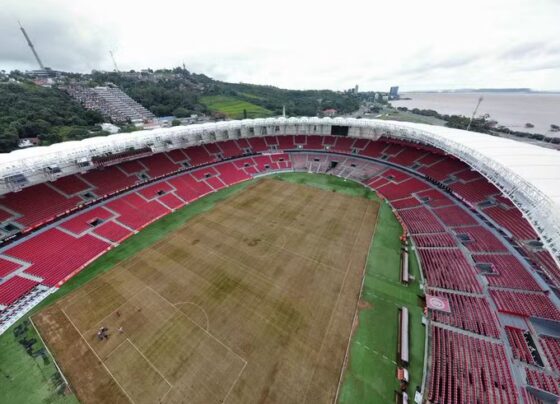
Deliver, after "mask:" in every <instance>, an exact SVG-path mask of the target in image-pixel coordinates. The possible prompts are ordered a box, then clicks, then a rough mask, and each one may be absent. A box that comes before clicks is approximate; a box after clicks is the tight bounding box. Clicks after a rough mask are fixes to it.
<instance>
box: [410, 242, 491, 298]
mask: <svg viewBox="0 0 560 404" xmlns="http://www.w3.org/2000/svg"><path fill="white" fill-rule="evenodd" d="M418 252H419V255H420V259H421V261H422V269H423V271H424V276H425V277H426V279H427V283H428V286H430V287H439V288H445V289H453V290H462V291H465V292H481V291H482V288H481V286H480V283H479V282H478V280H477V279H476V275H475V273H474V270H473V269H472V268H471V266H470V265H469V262H468V261H467V260H466V258H465V257H464V256H463V254H462V253H461V251H460V250H459V249H445V250H443V249H442V250H437V249H430V250H427V249H419V250H418Z"/></svg>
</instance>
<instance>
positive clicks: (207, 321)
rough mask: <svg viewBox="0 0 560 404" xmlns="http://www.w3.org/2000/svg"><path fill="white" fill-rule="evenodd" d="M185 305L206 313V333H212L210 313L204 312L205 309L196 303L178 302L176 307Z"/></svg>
mask: <svg viewBox="0 0 560 404" xmlns="http://www.w3.org/2000/svg"><path fill="white" fill-rule="evenodd" d="M183 304H190V305H193V306H195V307H198V308H199V309H200V310H201V311H202V312H203V313H204V316H205V317H206V331H210V317H208V313H206V310H204V308H202V307H201V306H200V305H198V304H196V303H194V302H177V303H175V307H177V306H180V305H183ZM187 317H188V316H187ZM191 321H192V320H191Z"/></svg>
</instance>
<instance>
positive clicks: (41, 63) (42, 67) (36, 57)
mask: <svg viewBox="0 0 560 404" xmlns="http://www.w3.org/2000/svg"><path fill="white" fill-rule="evenodd" d="M18 24H19V29H20V30H21V32H22V34H23V36H24V37H25V40H26V41H27V45H29V48H30V49H31V52H33V56H35V60H37V63H38V64H39V68H40V69H41V70H46V68H45V66H44V65H43V62H41V59H40V58H39V55H38V54H37V51H36V50H35V47H34V46H33V43H32V42H31V39H29V36H28V35H27V32H25V28H23V25H21V22H19V21H18Z"/></svg>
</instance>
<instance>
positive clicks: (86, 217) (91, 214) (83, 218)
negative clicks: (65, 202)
mask: <svg viewBox="0 0 560 404" xmlns="http://www.w3.org/2000/svg"><path fill="white" fill-rule="evenodd" d="M112 216H113V214H112V213H111V212H109V211H108V210H107V209H104V208H103V207H102V206H98V207H96V208H93V209H91V210H88V211H87V212H84V213H81V214H79V215H77V216H75V217H73V218H71V219H69V220H67V221H65V222H63V223H62V224H61V225H60V227H63V228H65V229H66V230H70V231H71V232H72V233H75V234H80V233H82V232H84V231H86V230H88V229H91V228H92V227H91V225H90V223H91V222H92V221H94V220H96V219H101V220H107V219H109V218H111V217H112Z"/></svg>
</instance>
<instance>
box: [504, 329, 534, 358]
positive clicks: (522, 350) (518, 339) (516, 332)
mask: <svg viewBox="0 0 560 404" xmlns="http://www.w3.org/2000/svg"><path fill="white" fill-rule="evenodd" d="M505 328H506V334H507V337H508V341H509V345H510V346H511V349H512V351H513V357H514V358H515V359H519V360H520V361H523V362H525V363H529V364H531V365H534V364H535V360H534V359H533V355H532V354H531V350H530V348H529V345H528V344H527V340H526V339H525V333H526V332H527V331H525V330H522V329H520V328H515V327H509V326H506V327H505Z"/></svg>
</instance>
